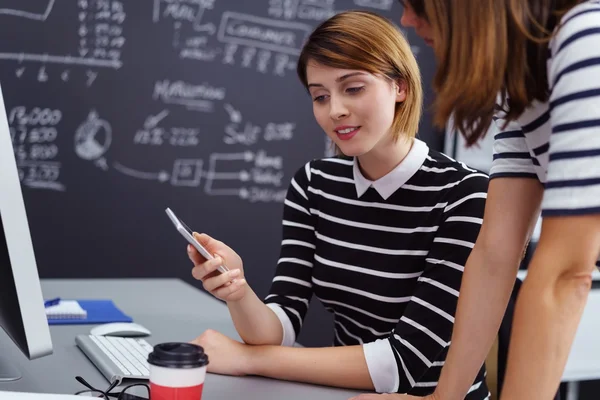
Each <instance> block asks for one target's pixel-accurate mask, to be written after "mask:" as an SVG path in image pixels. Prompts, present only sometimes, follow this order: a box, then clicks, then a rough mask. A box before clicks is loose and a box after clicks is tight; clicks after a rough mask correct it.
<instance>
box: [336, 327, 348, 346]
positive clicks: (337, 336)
mask: <svg viewBox="0 0 600 400" xmlns="http://www.w3.org/2000/svg"><path fill="white" fill-rule="evenodd" d="M334 331H335V337H336V338H337V340H338V342H340V343H341V344H343V345H344V346H348V345H347V344H346V343H344V342H343V341H342V339H340V335H338V331H337V329H334Z"/></svg>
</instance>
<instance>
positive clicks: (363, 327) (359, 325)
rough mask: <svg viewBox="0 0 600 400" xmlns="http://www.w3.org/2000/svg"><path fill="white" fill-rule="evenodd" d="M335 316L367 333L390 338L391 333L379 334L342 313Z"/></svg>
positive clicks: (336, 313)
mask: <svg viewBox="0 0 600 400" xmlns="http://www.w3.org/2000/svg"><path fill="white" fill-rule="evenodd" d="M335 315H336V316H338V317H343V318H345V319H347V320H348V321H350V322H352V323H353V324H354V325H356V326H358V327H359V328H362V329H366V330H367V331H369V332H371V333H372V334H373V335H375V336H388V335H389V334H390V332H378V331H376V330H375V329H373V328H371V327H370V326H366V325H363V324H361V323H360V322H358V321H356V320H354V319H352V318H350V317H349V316H347V315H344V314H342V313H340V312H337V311H335Z"/></svg>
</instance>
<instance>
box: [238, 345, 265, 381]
mask: <svg viewBox="0 0 600 400" xmlns="http://www.w3.org/2000/svg"><path fill="white" fill-rule="evenodd" d="M245 346H246V351H245V357H244V359H243V361H242V362H243V363H244V371H245V373H246V375H258V376H261V375H264V374H265V371H264V368H263V365H264V363H265V360H266V359H267V358H268V353H269V352H268V351H265V350H267V347H270V346H268V345H245Z"/></svg>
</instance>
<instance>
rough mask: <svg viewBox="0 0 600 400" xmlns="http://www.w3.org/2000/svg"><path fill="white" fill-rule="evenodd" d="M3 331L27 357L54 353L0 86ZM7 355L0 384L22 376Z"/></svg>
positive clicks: (0, 358)
mask: <svg viewBox="0 0 600 400" xmlns="http://www.w3.org/2000/svg"><path fill="white" fill-rule="evenodd" d="M0 327H1V328H3V329H4V331H5V332H6V333H7V334H8V336H9V337H10V338H11V339H12V341H13V342H14V343H15V345H16V346H17V347H18V348H19V349H20V350H21V352H23V354H24V355H25V356H26V357H27V358H28V359H30V360H33V359H35V358H39V357H42V356H45V355H48V354H52V340H51V338H50V329H49V327H48V319H47V318H46V312H45V308H44V298H43V296H42V288H41V285H40V280H39V275H38V270H37V264H36V260H35V254H34V252H33V243H32V240H31V235H30V233H29V224H28V222H27V214H26V212H25V203H24V202H23V193H22V192H21V182H20V180H19V172H18V169H17V163H16V160H15V153H14V150H13V145H12V139H11V135H10V129H9V126H8V120H7V118H6V108H5V106H4V99H3V96H2V87H1V86H0ZM0 347H2V346H0ZM6 354H7V352H6V351H4V350H0V381H7V380H16V379H19V378H20V377H21V375H20V372H19V370H18V368H17V367H16V365H15V360H9V359H7V358H6ZM11 361H12V362H11Z"/></svg>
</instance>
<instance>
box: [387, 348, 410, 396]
mask: <svg viewBox="0 0 600 400" xmlns="http://www.w3.org/2000/svg"><path fill="white" fill-rule="evenodd" d="M392 349H393V350H394V352H395V353H396V355H397V356H398V359H399V360H400V364H402V369H403V370H404V374H405V375H406V378H408V383H409V384H410V386H411V387H413V386H415V380H414V379H413V377H412V375H411V374H410V372H408V369H406V364H404V360H403V359H402V356H401V355H400V353H398V350H396V348H395V347H394V346H392Z"/></svg>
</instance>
